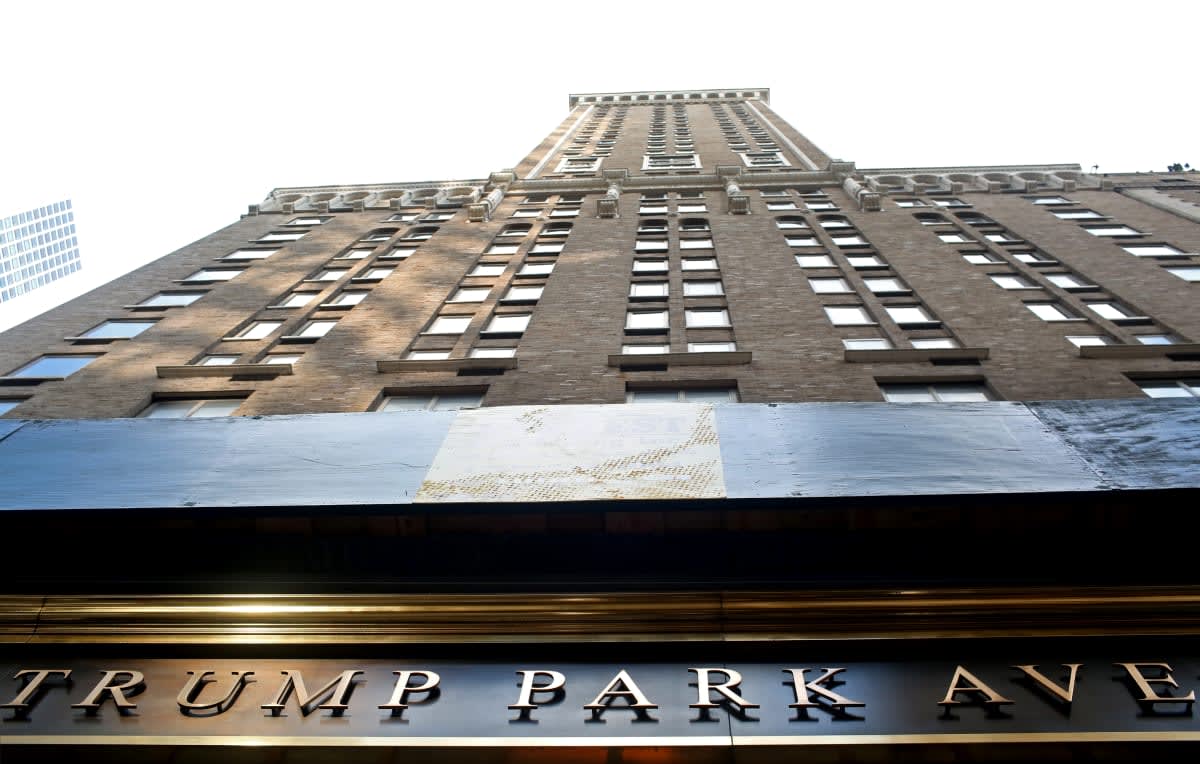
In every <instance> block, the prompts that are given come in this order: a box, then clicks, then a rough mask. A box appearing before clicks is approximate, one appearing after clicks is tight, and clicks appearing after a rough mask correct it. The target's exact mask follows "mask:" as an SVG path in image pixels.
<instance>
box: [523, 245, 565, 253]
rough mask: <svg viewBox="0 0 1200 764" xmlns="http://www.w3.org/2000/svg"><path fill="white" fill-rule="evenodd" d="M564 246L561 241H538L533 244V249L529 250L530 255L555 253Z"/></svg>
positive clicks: (560, 250)
mask: <svg viewBox="0 0 1200 764" xmlns="http://www.w3.org/2000/svg"><path fill="white" fill-rule="evenodd" d="M564 246H566V245H564V244H563V243H562V242H539V243H537V244H534V245H533V249H531V250H529V254H531V255H557V254H558V253H559V252H562V251H563V247H564Z"/></svg>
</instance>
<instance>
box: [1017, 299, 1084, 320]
mask: <svg viewBox="0 0 1200 764" xmlns="http://www.w3.org/2000/svg"><path fill="white" fill-rule="evenodd" d="M1025 307H1026V308H1029V310H1031V311H1033V314H1034V315H1035V316H1037V317H1038V318H1040V319H1042V320H1043V321H1079V320H1081V319H1080V318H1079V317H1078V316H1075V315H1072V314H1071V313H1069V312H1068V311H1067V309H1066V308H1064V307H1063V306H1061V305H1059V304H1058V303H1054V302H1027V303H1025Z"/></svg>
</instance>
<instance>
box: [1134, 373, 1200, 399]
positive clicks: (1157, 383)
mask: <svg viewBox="0 0 1200 764" xmlns="http://www.w3.org/2000/svg"><path fill="white" fill-rule="evenodd" d="M1137 386H1138V387H1140V388H1142V392H1143V393H1145V394H1146V395H1147V396H1149V397H1151V398H1200V378H1197V379H1153V380H1151V379H1145V380H1142V381H1140V382H1138V383H1137Z"/></svg>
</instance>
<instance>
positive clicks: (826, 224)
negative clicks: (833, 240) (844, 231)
mask: <svg viewBox="0 0 1200 764" xmlns="http://www.w3.org/2000/svg"><path fill="white" fill-rule="evenodd" d="M820 223H821V227H822V228H853V227H854V226H852V225H850V221H849V220H846V219H845V218H830V217H824V218H821V221H820Z"/></svg>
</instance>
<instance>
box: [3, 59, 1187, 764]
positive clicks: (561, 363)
mask: <svg viewBox="0 0 1200 764" xmlns="http://www.w3.org/2000/svg"><path fill="white" fill-rule="evenodd" d="M798 50H800V51H801V53H802V48H798ZM264 87H265V85H264ZM302 87H303V86H302V85H295V84H289V88H290V89H291V90H295V89H297V88H302ZM398 98H399V99H401V102H403V98H404V96H403V95H401V96H398ZM814 108H816V107H814ZM822 108H823V107H822ZM844 108H846V114H847V119H856V118H859V117H858V116H857V115H856V113H855V112H854V111H853V110H852V109H851V108H850V107H849V104H844ZM864 113H865V114H866V115H867V116H866V117H864V118H873V117H872V116H871V115H870V112H869V110H867V111H866V112H864ZM492 116H493V117H495V118H506V119H511V118H519V117H520V110H519V109H515V110H513V113H512V114H506V115H492ZM884 122H886V120H882V121H881V125H882V124H883V123H884ZM969 123H970V119H960V120H958V121H957V123H956V125H955V126H954V127H953V128H951V127H950V126H949V125H948V124H945V123H938V124H935V123H933V122H931V123H930V129H931V130H935V129H937V130H943V131H944V132H945V134H946V135H947V137H948V138H953V139H955V140H966V139H968V138H969V133H968V130H969ZM1043 123H1044V124H1045V126H1046V129H1047V130H1049V129H1053V127H1054V125H1055V124H1056V123H1055V122H1054V121H1053V120H1044V121H1043ZM480 127H481V130H480V136H481V137H485V136H486V124H483V123H481V125H480ZM881 129H883V128H881ZM430 134H431V135H434V134H436V133H435V132H434V131H431V133H430ZM381 145H383V144H381ZM380 156H381V158H382V159H385V158H386V156H387V154H386V151H383V152H381V155H380ZM1198 202H1200V176H1197V175H1196V174H1193V173H1178V172H1176V173H1135V174H1128V175H1111V176H1097V175H1095V174H1091V173H1087V172H1083V171H1082V170H1081V169H1080V168H1079V167H1078V166H1077V165H1066V164H1064V165H1020V166H1004V167H995V166H970V167H919V168H914V167H899V168H875V169H864V168H859V167H856V166H855V164H854V163H853V162H850V161H843V160H839V159H835V158H833V157H832V156H830V155H829V154H827V153H826V152H825V151H823V150H822V149H821V148H819V147H817V146H816V145H814V144H813V143H812V142H811V141H809V140H808V139H807V138H806V137H805V136H804V135H803V134H802V133H801V132H800V131H798V130H797V129H795V128H794V127H793V126H792V125H790V124H788V123H787V122H786V121H785V120H784V119H782V118H781V117H780V116H779V115H777V114H776V113H775V112H774V111H773V110H772V109H771V107H770V106H769V104H768V93H767V91H766V90H764V89H737V90H733V89H730V90H725V89H721V90H699V91H665V92H664V91H655V92H625V93H593V94H581V95H576V96H571V98H570V108H569V113H568V115H567V116H566V118H565V119H564V120H563V121H562V122H561V123H560V124H559V125H558V126H557V127H556V128H555V129H553V130H552V131H551V132H550V134H549V135H548V136H546V137H545V138H544V139H542V140H541V142H540V143H539V144H538V145H537V146H536V147H535V148H534V150H533V151H532V152H530V154H529V155H528V156H526V157H525V158H524V159H522V160H520V161H519V162H518V163H517V164H516V165H515V166H514V167H512V168H508V169H503V170H500V171H497V172H492V173H490V175H488V176H487V177H486V178H477V179H472V180H445V181H435V182H420V183H404V182H397V183H380V184H369V185H346V186H326V187H303V188H280V189H276V190H275V191H273V192H271V193H270V194H269V196H268V197H267V198H266V199H264V200H262V201H261V202H260V203H256V204H253V205H250V207H249V209H248V212H247V214H246V215H245V216H243V217H242V218H241V219H240V220H236V221H233V222H231V223H230V225H228V226H226V227H225V228H222V229H221V230H219V231H216V232H214V233H212V234H211V235H209V236H206V237H204V238H203V239H201V240H199V241H197V242H195V243H193V244H190V245H188V246H186V247H183V248H182V249H180V250H179V251H177V252H175V253H172V254H170V255H167V256H165V257H163V258H161V259H159V260H157V261H155V262H153V263H150V264H148V265H146V266H144V267H142V268H140V269H138V270H137V271H135V272H133V273H130V274H128V275H127V276H124V277H122V278H119V279H116V280H114V281H112V282H111V283H108V284H106V285H104V286H102V287H100V288H98V289H96V290H94V291H92V292H91V293H89V294H87V295H84V296H83V297H80V298H78V299H76V300H73V301H70V302H68V303H66V304H64V305H62V306H60V307H58V308H56V309H54V310H52V311H50V312H48V313H46V314H45V315H43V316H40V317H38V318H37V319H35V320H32V321H28V322H26V323H24V324H22V325H20V326H18V327H16V328H14V329H12V330H10V331H8V332H5V333H3V334H0V539H2V540H3V542H4V543H3V545H2V546H0V549H2V550H3V561H4V566H3V568H2V570H3V571H4V576H3V577H2V578H0V758H3V760H4V762H5V764H9V763H10V762H17V763H18V764H23V763H24V762H33V761H36V762H49V761H60V760H63V759H64V758H69V759H70V760H72V761H82V760H90V759H94V758H98V759H108V760H136V761H139V762H156V763H157V762H181V761H208V760H215V759H221V760H229V761H236V762H247V763H250V762H253V763H254V764H260V763H263V764H265V763H266V762H309V761H312V762H316V761H327V760H333V759H336V760H337V761H338V762H344V764H358V763H359V762H405V763H406V764H414V763H415V764H432V763H433V762H437V763H438V764H443V763H444V762H451V763H452V764H457V762H505V763H506V764H549V763H550V762H554V763H555V764H557V763H558V762H564V763H566V764H576V763H584V764H587V763H595V764H601V763H603V764H697V763H699V764H727V763H729V762H753V763H755V764H782V762H793V761H806V762H807V761H816V762H834V761H883V762H886V761H963V762H967V761H971V762H978V761H1002V760H1009V759H1018V760H1026V761H1042V760H1055V761H1057V760H1072V761H1075V760H1088V759H1092V758H1103V759H1104V760H1125V759H1139V758H1140V759H1143V760H1150V759H1164V760H1165V759H1167V758H1171V759H1174V760H1179V761H1187V760H1190V756H1192V755H1195V754H1196V753H1197V750H1200V724H1198V723H1197V719H1196V716H1195V714H1194V711H1193V708H1192V706H1193V704H1194V700H1195V693H1196V692H1198V691H1200V642H1198V641H1197V636H1200V565H1198V564H1197V562H1196V561H1195V560H1193V559H1192V558H1191V553H1190V552H1189V551H1188V550H1189V549H1190V548H1191V547H1190V541H1189V539H1190V538H1192V537H1193V536H1195V535H1196V534H1195V533H1193V531H1192V528H1191V524H1192V522H1194V518H1195V517H1197V512H1196V507H1197V505H1198V504H1200V310H1198V305H1200V301H1198V299H1197V291H1196V290H1197V289H1200V255H1198V254H1197V253H1198V252H1200V207H1197V206H1196V205H1197V203H1198ZM137 230H138V229H137V224H136V221H134V220H131V221H130V224H129V231H130V236H136V235H137ZM1198 530H1200V529H1198ZM56 746H66V747H63V748H56ZM222 746H243V748H242V750H240V751H238V752H236V753H230V752H228V751H225V750H223V749H222ZM334 747H336V748H334ZM387 747H393V748H403V749H404V750H403V751H387V750H384V749H385V748H387ZM192 748H198V749H205V750H186V749H192ZM284 749H287V750H284ZM1188 751H1191V753H1190V754H1189V753H1188Z"/></svg>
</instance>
